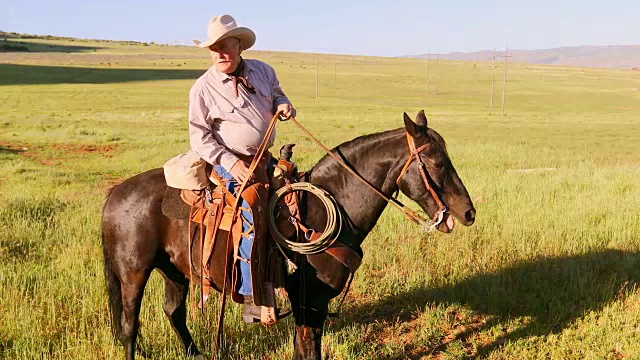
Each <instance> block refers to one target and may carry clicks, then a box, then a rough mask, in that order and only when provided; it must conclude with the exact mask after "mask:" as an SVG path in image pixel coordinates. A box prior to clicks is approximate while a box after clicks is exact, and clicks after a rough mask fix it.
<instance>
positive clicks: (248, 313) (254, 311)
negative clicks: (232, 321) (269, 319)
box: [242, 295, 291, 323]
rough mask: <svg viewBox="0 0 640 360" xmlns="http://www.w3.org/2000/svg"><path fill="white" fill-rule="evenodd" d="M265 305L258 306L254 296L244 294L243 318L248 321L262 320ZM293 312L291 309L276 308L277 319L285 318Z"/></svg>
mask: <svg viewBox="0 0 640 360" xmlns="http://www.w3.org/2000/svg"><path fill="white" fill-rule="evenodd" d="M262 311H263V306H258V305H256V304H255V303H254V302H253V296H251V295H244V310H243V312H242V319H243V320H244V322H246V323H256V322H260V321H261V319H262ZM290 314H291V309H289V308H285V309H276V314H275V318H276V320H280V319H283V318H285V317H287V316H289V315H290Z"/></svg>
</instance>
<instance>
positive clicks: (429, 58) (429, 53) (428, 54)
mask: <svg viewBox="0 0 640 360" xmlns="http://www.w3.org/2000/svg"><path fill="white" fill-rule="evenodd" d="M430 62H431V50H429V51H428V52H427V93H429V82H430V81H431V79H430V78H429V63H430Z"/></svg>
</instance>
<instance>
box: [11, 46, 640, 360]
mask: <svg viewBox="0 0 640 360" xmlns="http://www.w3.org/2000/svg"><path fill="white" fill-rule="evenodd" d="M9 41H18V40H17V39H9ZM19 41H22V42H25V43H27V44H26V45H21V46H28V47H31V48H32V49H33V51H30V52H4V53H0V358H7V359H87V358H106V359H120V358H122V357H123V351H122V349H121V347H119V346H117V345H115V344H114V343H113V341H112V340H111V337H110V331H109V328H108V315H107V310H106V309H107V305H106V294H105V291H104V283H103V279H102V270H101V266H102V265H101V262H102V260H101V259H102V255H101V251H100V239H99V226H100V223H99V219H100V208H101V204H102V199H103V197H104V190H105V189H106V188H108V187H109V186H110V185H112V184H115V183H118V182H119V181H121V180H122V179H123V178H126V177H129V176H131V175H134V174H136V173H138V172H142V171H145V170H147V169H150V168H153V167H159V166H161V165H162V164H163V163H164V162H165V161H166V160H167V159H169V158H170V157H172V156H174V155H176V154H178V153H180V152H184V151H185V150H187V149H188V141H187V112H186V110H187V105H188V103H187V96H188V91H189V88H190V86H191V84H192V83H193V81H194V80H195V78H197V77H198V76H199V74H201V73H202V72H203V71H204V70H205V69H206V68H207V66H208V60H207V54H206V53H203V52H201V51H198V49H193V48H185V47H168V46H158V45H153V44H151V45H146V46H145V45H141V44H126V43H113V42H90V41H79V40H76V41H70V40H68V39H67V40H64V39H54V40H50V39H48V40H44V39H24V40H19ZM245 55H246V57H249V58H257V59H261V60H265V61H267V62H268V63H270V64H271V65H272V66H273V67H274V68H275V69H276V71H277V73H278V74H279V77H280V81H281V84H282V85H283V88H284V89H285V91H286V92H287V94H288V95H289V97H290V98H291V99H292V101H293V102H294V103H295V105H296V107H297V108H298V111H299V116H298V119H299V120H300V121H301V122H303V123H304V124H306V125H307V126H308V127H309V129H310V130H311V131H312V132H313V133H314V134H316V135H317V136H318V137H319V138H320V139H321V140H322V141H323V142H324V143H326V144H327V145H329V146H335V145H337V144H339V143H341V142H343V141H346V140H349V139H351V138H354V137H356V136H358V135H361V134H367V133H372V132H377V131H382V130H386V129H391V128H396V127H400V126H401V125H402V112H404V111H406V112H408V113H409V114H410V115H411V116H414V115H415V114H416V113H417V111H418V110H420V109H425V111H426V113H427V116H428V117H429V120H430V122H429V124H430V126H431V127H433V128H434V129H436V130H437V131H439V132H440V133H441V134H442V135H443V136H444V138H445V139H446V140H447V141H448V144H449V152H450V155H451V157H452V159H453V161H454V164H455V165H456V167H457V170H458V173H459V174H460V176H461V178H462V179H463V181H464V182H465V184H466V186H467V188H468V190H469V192H470V194H471V196H472V198H473V199H474V201H475V204H476V207H477V210H478V215H477V221H476V224H475V225H473V226H472V227H470V228H462V227H461V226H458V227H456V229H455V231H454V232H453V233H452V234H449V235H445V234H426V233H422V232H421V231H420V230H419V229H417V228H416V227H415V226H413V225H411V224H408V223H406V222H405V221H404V220H403V218H402V216H401V215H399V214H396V213H395V212H393V211H392V210H389V211H387V212H386V213H385V214H384V216H383V218H382V219H381V221H380V222H379V224H378V226H377V227H376V228H375V229H374V231H373V232H372V234H371V235H370V236H369V238H368V239H367V240H366V241H365V244H364V251H365V258H364V263H363V265H362V268H361V269H360V270H359V271H358V274H357V276H356V280H355V282H354V285H353V287H352V288H353V290H352V292H351V293H350V295H349V297H348V301H347V302H346V306H345V308H344V312H343V314H342V316H341V317H340V318H339V319H336V320H332V321H330V322H328V324H327V326H326V331H325V342H324V351H325V353H326V354H328V355H329V356H330V357H331V358H334V359H421V358H426V359H431V358H433V359H461V358H467V357H478V358H490V359H512V358H514V359H515V358H518V359H521V358H524V359H538V358H544V359H623V358H626V359H634V358H640V350H639V349H640V345H639V344H640V290H638V288H637V283H638V282H639V281H640V215H639V213H638V210H637V209H638V208H640V189H639V182H638V178H639V177H640V142H639V141H638V140H637V137H638V134H640V118H639V117H638V113H639V111H640V73H638V72H633V71H625V70H605V69H579V68H562V67H546V66H539V65H525V64H510V67H509V77H508V81H507V98H506V116H501V115H500V111H499V108H497V107H496V108H493V109H491V108H490V107H489V95H490V94H489V92H490V89H491V64H490V63H476V64H474V63H467V62H448V61H440V68H439V74H440V78H439V81H438V90H439V94H437V95H436V94H435V76H434V74H435V71H434V64H433V63H432V64H431V71H430V73H431V84H430V85H429V89H428V91H427V89H426V62H425V61H421V60H412V59H393V58H374V57H347V56H332V55H319V57H318V58H319V63H320V69H319V80H320V88H319V98H318V99H316V98H315V73H316V71H315V61H316V56H315V55H312V54H290V53H276V52H247V53H246V54H245ZM501 71H502V68H498V69H497V74H496V77H497V78H499V77H500V75H501V73H500V72H501ZM500 91H501V83H500V82H498V83H497V84H496V103H499V100H500V97H499V94H500ZM278 133H279V135H278V141H277V144H276V146H277V147H279V146H280V145H281V144H284V143H288V142H295V143H297V144H298V145H297V147H296V155H295V159H296V161H297V162H298V164H299V166H300V167H301V168H303V169H305V168H309V167H311V166H312V165H313V164H314V163H315V162H316V161H317V160H318V159H319V158H320V156H321V155H322V154H321V151H320V150H319V149H318V148H316V147H315V146H314V145H313V144H312V143H311V142H310V141H309V140H307V139H306V138H304V137H303V135H302V134H301V133H300V132H299V131H298V130H296V129H295V128H294V127H293V126H292V125H291V124H289V123H281V124H279V127H278ZM162 299H163V289H162V284H161V280H160V276H158V275H157V274H154V275H153V276H152V279H151V281H150V283H149V285H148V286H147V289H146V296H145V298H144V300H143V310H142V314H141V319H142V320H141V321H142V330H141V334H142V337H141V339H140V347H141V349H140V354H144V355H146V356H147V358H153V359H176V358H181V356H182V355H181V353H180V351H179V349H178V343H177V339H176V337H175V336H174V334H173V333H172V331H171V329H170V327H169V324H168V322H167V321H166V319H165V317H164V314H163V312H162ZM216 310H217V303H216V302H215V301H214V302H211V304H210V305H209V308H208V310H207V311H206V314H205V316H200V315H196V316H195V319H194V320H190V327H191V329H192V330H193V333H194V337H195V339H196V341H197V343H198V344H199V346H200V348H201V349H203V350H205V351H208V350H209V349H210V348H211V338H212V336H213V330H214V319H215V315H216ZM225 332H226V334H227V341H226V349H225V352H224V354H223V357H224V358H242V359H286V358H289V357H290V356H291V352H292V345H291V336H292V322H291V320H286V321H284V322H282V323H281V324H279V325H277V326H275V327H273V328H271V329H263V328H262V327H260V326H246V325H244V324H242V323H240V312H239V307H237V306H231V311H230V314H229V316H228V321H227V323H226V328H225Z"/></svg>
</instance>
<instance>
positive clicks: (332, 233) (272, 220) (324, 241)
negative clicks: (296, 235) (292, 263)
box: [269, 182, 342, 256]
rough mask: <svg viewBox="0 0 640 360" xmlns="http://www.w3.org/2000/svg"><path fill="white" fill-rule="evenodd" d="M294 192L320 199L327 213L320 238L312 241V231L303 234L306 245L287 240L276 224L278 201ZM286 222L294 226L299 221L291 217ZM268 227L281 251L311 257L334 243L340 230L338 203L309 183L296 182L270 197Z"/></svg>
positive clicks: (340, 218) (340, 219)
mask: <svg viewBox="0 0 640 360" xmlns="http://www.w3.org/2000/svg"><path fill="white" fill-rule="evenodd" d="M294 191H306V192H309V193H311V194H313V195H315V196H316V197H318V199H320V201H321V202H322V204H323V205H324V208H325V210H326V212H327V225H326V226H325V228H324V230H323V231H322V233H321V235H320V237H318V238H317V239H313V241H312V239H311V233H310V232H313V230H309V231H306V232H305V238H306V239H307V240H308V241H310V242H308V243H301V242H296V241H291V240H289V239H288V238H287V237H285V236H284V235H283V234H282V233H281V232H280V230H278V226H277V224H276V220H277V219H278V216H279V213H278V214H274V211H275V210H276V208H278V207H279V205H278V201H279V200H280V199H281V198H282V197H283V196H285V195H286V194H288V193H291V192H294ZM287 220H289V222H291V223H292V224H294V225H296V222H299V221H300V220H299V219H297V218H296V217H294V216H291V215H290V216H289V218H288V219H287ZM269 226H270V228H271V232H272V234H273V238H274V239H275V240H276V243H277V244H278V247H280V250H281V251H282V248H285V249H287V250H290V251H293V252H296V253H299V254H303V255H313V254H318V253H321V252H323V251H325V250H327V249H328V248H329V247H330V246H331V245H332V244H333V243H334V242H335V241H336V239H337V238H338V234H339V233H340V229H341V228H342V216H341V214H340V211H339V209H338V203H337V202H336V200H335V199H334V198H333V196H331V194H329V193H328V192H326V191H325V190H323V189H321V188H319V187H317V186H315V185H313V184H311V183H308V182H297V183H293V184H290V185H287V186H284V187H282V188H280V189H278V190H277V191H276V193H275V194H274V195H273V196H272V197H271V200H270V201H269ZM283 254H284V252H283ZM285 256H286V255H285Z"/></svg>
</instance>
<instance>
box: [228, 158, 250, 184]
mask: <svg viewBox="0 0 640 360" xmlns="http://www.w3.org/2000/svg"><path fill="white" fill-rule="evenodd" d="M229 172H230V173H231V175H233V178H234V179H236V180H238V182H239V183H240V184H242V183H244V182H245V181H247V175H248V173H249V166H247V163H245V162H244V161H242V160H238V161H236V163H235V164H233V166H232V167H231V169H230V170H229Z"/></svg>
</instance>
